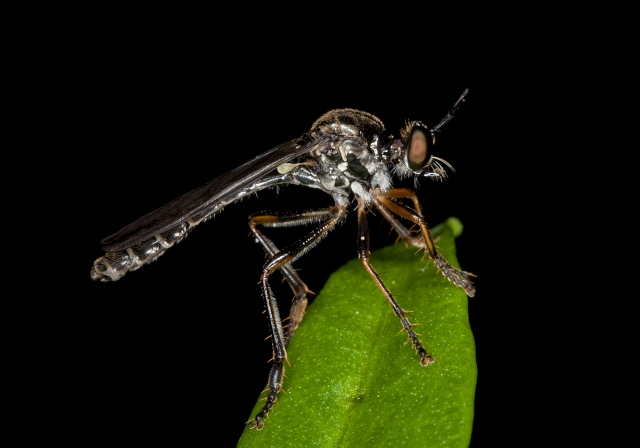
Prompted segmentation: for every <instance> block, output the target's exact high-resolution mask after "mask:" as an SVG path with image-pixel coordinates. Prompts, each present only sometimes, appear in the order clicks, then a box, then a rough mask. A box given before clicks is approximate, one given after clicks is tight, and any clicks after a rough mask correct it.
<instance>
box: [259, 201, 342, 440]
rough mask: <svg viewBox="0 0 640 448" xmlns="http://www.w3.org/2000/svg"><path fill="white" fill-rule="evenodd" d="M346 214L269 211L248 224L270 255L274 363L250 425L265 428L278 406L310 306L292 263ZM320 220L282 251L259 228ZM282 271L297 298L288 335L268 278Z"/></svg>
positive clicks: (265, 289) (266, 293)
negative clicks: (290, 352)
mask: <svg viewBox="0 0 640 448" xmlns="http://www.w3.org/2000/svg"><path fill="white" fill-rule="evenodd" d="M345 215H346V206H338V205H336V206H333V207H329V208H327V209H322V210H311V211H306V212H302V213H286V214H283V213H278V214H274V213H269V214H264V213H263V214H255V215H252V216H251V217H250V218H249V227H250V228H251V231H252V232H253V235H254V236H255V237H256V239H257V240H258V241H259V242H260V243H261V244H262V247H263V248H264V250H265V252H266V253H267V255H268V260H267V262H266V263H265V264H264V266H263V268H262V275H261V276H260V284H261V287H262V295H263V298H264V301H265V308H266V310H267V314H268V317H269V325H270V328H271V345H272V349H273V359H272V361H273V365H272V366H271V371H270V373H269V380H268V384H267V391H268V393H267V397H266V402H265V404H264V406H263V407H262V410H261V411H260V412H258V414H256V416H255V417H254V418H253V420H251V421H250V423H249V427H250V428H257V429H262V428H263V426H264V419H265V418H266V417H267V416H268V415H269V412H270V411H271V409H272V408H273V406H274V405H275V403H276V401H277V399H278V393H280V391H281V390H282V382H283V379H284V362H285V361H287V350H286V347H287V345H288V343H289V341H290V339H291V336H293V333H294V332H295V330H296V328H297V327H298V325H299V324H300V321H302V318H303V317H304V312H305V309H306V307H307V294H308V293H309V292H310V291H309V289H308V288H307V286H306V285H305V284H304V283H303V282H302V280H301V279H300V277H299V276H298V274H297V273H296V271H295V270H294V268H293V266H292V263H293V262H294V261H295V260H297V259H298V258H300V257H301V256H302V255H304V254H305V253H306V252H308V251H309V250H310V249H311V248H312V247H313V246H315V245H316V244H317V243H318V242H319V241H320V240H322V239H323V238H324V237H326V236H327V234H328V232H329V231H330V230H331V229H332V228H334V227H335V226H336V225H337V224H338V223H339V222H340V221H341V220H342V219H343V218H344V216H345ZM317 222H321V225H320V226H319V227H317V228H316V229H314V230H313V231H311V232H310V233H309V234H307V235H306V236H305V237H304V238H302V239H301V240H299V241H297V242H296V243H294V244H293V245H291V246H289V247H288V248H286V249H283V250H279V249H278V248H277V247H276V245H275V244H274V243H273V241H271V239H269V238H268V237H266V236H265V235H264V233H263V232H261V231H260V230H259V229H258V227H293V226H299V225H305V224H313V223H317ZM276 270H279V271H280V272H281V273H282V275H283V276H284V278H285V279H286V280H287V282H288V283H289V286H291V289H292V290H293V293H294V300H293V303H292V306H291V312H290V315H289V317H290V318H289V327H288V329H287V332H286V334H285V331H284V328H283V326H282V319H280V312H279V310H278V304H277V302H276V298H275V295H274V294H273V291H272V290H271V287H270V285H269V277H270V276H271V274H273V273H274V272H275V271H276Z"/></svg>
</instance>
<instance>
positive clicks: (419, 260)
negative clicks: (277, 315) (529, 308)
mask: <svg viewBox="0 0 640 448" xmlns="http://www.w3.org/2000/svg"><path fill="white" fill-rule="evenodd" d="M461 231H462V225H461V224H460V221H458V220H457V219H456V218H450V219H449V220H448V221H447V223H445V224H443V225H440V226H437V227H436V228H434V229H433V230H432V236H433V237H434V240H435V243H436V245H437V246H438V250H439V251H440V253H441V254H442V255H443V256H444V257H445V258H446V259H447V260H448V261H449V263H451V264H452V265H454V266H458V262H457V259H456V257H455V243H454V238H455V236H458V235H459V234H460V232H461ZM454 232H455V233H454ZM371 263H372V265H373V267H374V269H376V271H377V272H378V273H379V274H380V276H381V277H382V280H383V281H384V282H385V284H386V285H387V287H388V288H389V290H390V291H391V293H392V294H393V295H394V297H395V299H396V300H397V301H398V303H399V304H400V306H401V307H402V308H404V309H405V310H412V311H413V312H412V313H409V314H408V318H409V320H410V322H411V323H414V324H415V323H419V324H420V326H415V327H414V330H415V331H416V332H417V333H419V334H420V339H421V341H422V343H423V345H424V346H425V348H426V349H427V351H428V352H429V353H430V354H431V355H433V356H434V357H435V358H436V362H435V363H433V364H431V365H429V366H427V367H422V366H421V365H420V363H419V361H420V359H419V356H418V355H417V354H416V352H415V350H414V349H413V348H412V346H411V342H409V341H407V337H406V332H405V331H400V330H401V329H402V327H401V325H400V320H399V319H398V318H397V317H396V315H395V314H394V313H393V310H392V308H391V307H390V306H389V304H388V303H387V301H386V299H385V298H384V296H383V294H382V293H381V292H380V290H379V289H378V288H377V287H376V285H375V284H374V282H373V280H372V279H371V277H370V276H369V275H368V274H367V272H366V271H365V269H364V267H363V266H362V263H361V262H360V260H352V261H350V262H348V263H347V264H346V265H345V266H343V267H342V268H340V269H339V270H338V271H336V272H335V273H334V274H333V275H332V276H331V277H330V278H329V280H328V282H327V284H326V285H325V287H324V289H323V290H322V292H321V293H320V294H319V295H318V296H317V297H316V298H315V300H314V301H313V303H312V304H311V305H310V306H309V308H308V311H307V315H306V317H305V319H304V320H303V322H302V324H301V325H300V327H299V328H298V330H297V332H296V334H295V336H294V337H293V339H292V340H291V343H290V344H289V348H288V355H289V361H290V363H291V366H287V369H286V372H285V373H286V378H285V381H284V384H283V389H284V390H285V391H286V393H281V394H280V396H279V399H278V402H277V403H276V405H275V406H274V408H273V410H272V411H271V413H270V414H269V417H268V418H267V419H266V420H265V426H264V428H263V429H262V430H261V431H257V430H256V429H249V428H248V426H247V428H246V429H245V431H244V433H243V434H242V437H241V439H240V442H239V444H238V447H240V448H247V447H253V448H256V447H287V448H294V447H301V448H302V447H304V448H307V447H314V446H318V447H323V448H326V447H358V448H361V447H365V446H394V447H396V446H402V447H430V446H447V447H467V446H468V445H469V443H470V439H471V428H472V422H473V405H474V395H475V386H476V374H477V369H476V360H475V344H474V340H473V335H472V333H471V328H470V326H469V318H468V308H467V296H466V294H465V293H464V291H462V290H461V289H459V288H457V287H455V286H453V285H452V284H451V283H449V282H448V281H447V280H446V279H445V278H444V277H443V276H442V274H440V273H438V272H437V270H436V267H435V266H434V264H433V263H432V262H429V261H428V258H427V257H424V256H423V253H422V251H417V250H416V249H415V248H413V247H409V248H407V247H405V245H404V244H402V243H400V244H395V245H392V246H389V247H385V248H383V249H380V250H377V251H375V252H373V253H372V255H371ZM264 395H265V394H263V396H264ZM263 403H264V402H263V401H262V400H259V401H258V403H257V404H256V407H255V408H254V410H253V411H252V413H251V415H250V416H247V420H250V419H251V418H253V416H254V415H255V414H256V413H257V412H258V411H259V410H260V409H261V406H262V404H263Z"/></svg>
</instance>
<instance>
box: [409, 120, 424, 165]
mask: <svg viewBox="0 0 640 448" xmlns="http://www.w3.org/2000/svg"><path fill="white" fill-rule="evenodd" d="M428 155H429V151H428V144H427V135H426V134H425V132H424V131H423V130H422V128H421V127H414V128H413V129H412V131H411V139H410V140H409V150H408V152H407V164H408V166H409V168H411V169H412V170H414V171H418V170H420V169H422V168H423V167H424V166H425V165H426V164H427V162H428Z"/></svg>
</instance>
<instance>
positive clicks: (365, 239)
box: [358, 200, 436, 366]
mask: <svg viewBox="0 0 640 448" xmlns="http://www.w3.org/2000/svg"><path fill="white" fill-rule="evenodd" d="M367 213H368V209H367V207H366V206H365V204H364V203H363V202H362V201H361V200H359V201H358V257H359V258H360V261H362V264H363V265H364V268H365V269H366V270H367V272H368V273H369V275H370V276H371V278H373V280H374V281H375V282H376V285H378V288H380V291H382V293H383V294H384V296H385V298H386V299H387V302H389V304H390V305H391V307H392V308H393V311H394V312H395V313H396V316H398V317H399V318H400V322H401V323H402V326H403V328H404V329H405V330H406V331H407V335H408V337H409V339H410V340H411V343H412V345H413V348H415V349H416V351H417V352H418V355H419V356H420V364H421V365H423V366H428V365H429V364H431V363H434V362H435V360H436V359H435V358H434V357H433V356H431V355H430V354H429V353H427V351H426V350H425V348H424V346H423V345H422V342H420V339H419V338H418V335H417V334H416V332H415V331H413V326H412V325H411V323H410V322H409V320H408V319H407V317H406V316H405V311H404V310H403V309H402V308H401V307H400V305H398V302H396V300H395V299H394V298H393V296H392V295H391V292H390V291H389V290H388V289H387V287H386V286H385V284H384V283H383V282H382V279H381V278H380V276H379V275H378V273H377V272H376V271H375V270H374V269H373V267H372V266H371V262H370V261H369V254H370V253H371V252H370V250H369V226H368V224H367Z"/></svg>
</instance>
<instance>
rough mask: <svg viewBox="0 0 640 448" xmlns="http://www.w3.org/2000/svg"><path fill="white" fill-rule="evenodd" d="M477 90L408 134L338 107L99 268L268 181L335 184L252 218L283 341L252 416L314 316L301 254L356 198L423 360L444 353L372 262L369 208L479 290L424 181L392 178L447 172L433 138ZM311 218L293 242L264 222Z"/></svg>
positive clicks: (151, 222) (140, 233) (274, 325)
mask: <svg viewBox="0 0 640 448" xmlns="http://www.w3.org/2000/svg"><path fill="white" fill-rule="evenodd" d="M467 92H468V90H465V91H464V93H463V94H462V96H460V98H459V99H458V101H457V102H456V103H455V104H454V106H453V108H452V109H451V110H450V111H449V112H448V113H447V115H446V116H445V117H444V118H443V119H442V121H440V123H438V124H437V125H436V126H434V127H432V128H431V129H429V128H428V127H427V126H426V125H424V124H423V123H422V122H420V121H411V122H407V123H406V126H405V128H404V129H402V130H400V138H399V139H394V138H393V136H389V137H387V138H386V139H385V136H384V135H383V133H384V130H385V129H384V125H383V124H382V122H381V121H380V120H379V119H378V118H377V117H375V116H373V115H371V114H370V113H367V112H362V111H359V110H355V109H336V110H331V111H329V112H327V113H325V114H324V115H322V116H321V117H320V118H318V119H317V120H316V122H315V123H314V124H313V126H312V127H311V129H310V130H309V131H308V132H307V133H305V134H303V135H302V136H301V137H299V138H296V139H293V140H290V141H288V142H285V143H283V144H281V145H279V146H276V147H275V148H273V149H271V150H269V151H267V152H265V153H263V154H260V155H259V156H257V157H255V158H254V159H252V160H249V161H248V162H246V163H245V164H243V165H241V166H239V167H238V168H236V169H233V170H231V171H229V172H228V173H226V174H223V175H221V176H219V177H217V178H215V179H213V180H211V181H210V182H208V183H206V184H205V185H202V186H201V187H199V188H196V189H195V190H193V191H191V192H190V193H187V194H185V195H183V196H181V197H179V198H177V199H175V200H173V201H172V202H169V203H168V204H166V205H164V206H163V207H161V208H159V209H157V210H155V211H153V212H151V213H149V214H147V215H144V216H143V217H141V218H140V219H138V220H137V221H134V222H133V223H131V224H129V225H128V226H126V227H124V228H123V229H121V230H120V231H118V232H116V233H114V234H113V235H111V236H109V237H107V238H105V239H104V240H102V241H101V244H102V246H103V249H104V250H105V252H106V254H105V255H104V256H102V257H100V258H98V259H97V260H96V261H95V262H94V264H93V268H92V269H91V278H92V279H94V280H101V281H103V282H107V281H115V280H119V279H121V278H122V277H123V276H124V275H125V274H126V273H127V272H129V271H134V270H136V269H138V268H140V267H142V266H144V265H145V264H148V263H150V262H152V261H154V260H156V259H157V258H158V257H159V256H160V255H162V254H164V253H165V252H166V251H167V249H169V248H170V247H172V246H173V245H174V244H176V243H178V242H180V241H182V240H183V239H184V238H185V237H186V236H187V235H188V234H189V233H190V232H191V231H192V230H193V228H194V227H195V226H197V225H198V224H200V223H201V222H204V221H206V220H208V219H210V218H211V217H213V216H214V215H215V214H216V213H217V212H219V211H221V210H222V209H223V208H224V207H225V206H226V205H228V204H231V203H233V202H236V201H238V200H240V199H242V198H245V197H247V196H250V195H252V194H254V193H257V192H258V191H260V190H264V189H266V188H273V187H279V186H284V185H300V186H304V187H309V188H316V189H319V190H322V191H324V192H325V193H327V194H329V195H330V196H331V197H332V198H333V200H334V204H333V205H332V206H330V207H327V208H322V209H318V210H308V211H302V212H284V213H268V214H267V213H258V214H253V215H251V216H250V217H249V228H250V229H251V232H252V234H253V236H254V237H255V239H256V241H257V242H259V243H260V244H261V245H262V247H263V249H264V251H265V252H266V254H267V261H266V263H265V264H264V266H263V268H262V274H261V276H260V285H261V289H262V296H263V298H264V302H265V307H266V311H267V315H268V318H269V325H270V330H271V336H272V337H271V343H272V349H273V365H272V367H271V371H270V374H269V380H268V394H267V397H266V401H265V404H264V406H263V407H262V410H261V411H260V412H258V413H257V414H256V415H255V417H254V418H253V419H252V420H251V421H250V422H248V423H249V426H250V428H257V429H262V428H263V426H264V419H265V418H266V417H267V415H268V414H269V412H270V411H271V409H272V408H273V406H274V404H275V402H276V401H277V398H278V394H279V393H280V391H281V388H282V382H283V377H284V363H285V362H286V360H287V351H286V347H287V345H288V343H289V341H290V340H291V337H292V336H293V335H294V333H295V331H296V329H297V328H298V326H299V325H300V322H301V321H302V319H303V317H304V314H305V310H306V308H307V303H308V299H307V296H309V295H310V294H312V292H311V291H310V290H309V289H308V288H307V285H305V283H304V282H303V281H302V279H301V278H300V277H299V276H298V273H297V271H296V270H295V269H294V267H293V263H294V262H295V261H296V260H297V259H298V258H300V257H301V256H302V255H304V254H306V253H307V252H308V251H309V250H310V249H311V248H313V247H314V246H315V245H316V244H317V243H318V242H320V241H321V240H322V239H324V238H325V237H326V236H327V234H328V233H329V231H330V230H332V229H333V228H334V227H336V226H337V225H338V224H339V223H341V222H342V221H343V220H344V219H345V218H346V216H347V211H348V209H349V206H350V204H352V203H355V205H356V209H357V217H358V238H357V247H358V256H359V258H360V260H361V261H362V264H363V265H364V268H365V269H366V270H367V272H368V273H369V274H370V275H371V277H372V278H373V280H374V282H375V283H376V284H377V286H378V288H380V290H381V291H382V293H383V294H384V296H385V297H386V299H387V301H388V302H389V304H390V305H391V307H392V308H393V311H394V312H395V314H396V315H397V316H398V318H399V319H400V321H401V323H402V326H403V328H404V329H405V330H406V331H407V333H408V337H409V339H410V340H411V342H412V345H413V348H414V349H415V350H416V352H417V354H418V356H419V357H420V364H421V365H423V366H428V365H429V364H431V363H433V362H434V361H435V359H434V358H433V356H431V355H430V354H429V353H428V352H427V350H426V349H425V347H424V346H423V344H422V342H421V341H420V339H419V338H418V336H417V334H416V333H415V332H414V331H413V329H412V325H411V323H410V322H409V320H408V319H407V318H406V316H405V311H404V310H403V309H402V308H401V307H400V305H399V304H398V303H397V302H396V300H395V299H394V298H393V296H392V295H391V293H390V292H389V290H388V289H387V287H386V286H385V285H384V283H383V282H382V280H381V279H380V277H379V275H378V274H377V272H376V271H375V270H374V268H373V267H372V266H371V263H370V261H369V253H370V250H369V230H368V226H367V214H368V213H369V211H371V210H372V209H375V210H376V211H377V212H379V213H380V214H381V215H382V216H383V217H384V218H385V219H386V220H387V221H388V222H389V224H390V225H391V227H392V228H393V229H394V230H395V231H396V232H397V233H398V235H399V236H400V237H401V238H402V239H404V240H405V241H407V242H408V243H410V244H412V245H413V246H415V247H418V248H421V249H423V250H424V251H425V252H426V253H427V255H428V256H429V257H430V258H431V259H432V260H433V261H434V263H435V265H436V266H437V268H438V269H439V270H440V272H442V274H443V275H444V276H445V277H446V278H447V279H448V280H449V281H451V282H452V283H453V284H454V285H456V286H458V287H460V288H462V289H463V290H464V291H465V292H466V293H467V295H468V296H470V297H472V296H473V295H474V293H475V287H474V286H473V283H472V281H471V278H470V277H471V276H473V274H471V273H469V272H465V271H462V270H459V269H457V268H455V267H453V266H451V265H450V264H449V263H448V262H447V261H446V260H445V259H444V258H443V257H442V256H441V255H440V254H439V253H438V251H437V250H436V247H435V245H434V243H433V240H432V238H431V235H430V234H429V229H428V227H427V223H426V221H425V219H424V216H423V214H422V208H421V206H420V203H419V201H418V197H417V195H416V193H415V191H414V190H412V189H408V188H394V187H393V185H392V176H393V175H395V176H397V177H398V178H406V177H409V176H414V177H415V178H420V177H428V178H432V179H436V180H442V179H445V178H446V171H445V169H444V166H446V167H448V168H450V169H452V168H451V166H450V165H449V164H448V163H447V162H446V161H445V160H443V159H441V158H438V157H435V156H433V155H431V146H432V145H433V144H434V143H435V133H436V132H438V131H440V130H441V129H442V128H443V126H444V125H445V124H446V123H447V122H448V121H449V120H451V118H452V117H453V114H454V113H455V111H456V110H457V109H458V107H459V106H460V104H461V103H462V102H463V101H464V97H465V95H466V94H467ZM443 165H444V166H443ZM402 200H409V201H410V202H411V203H412V207H407V206H406V205H404V204H402ZM400 218H403V219H404V220H406V221H408V222H410V223H412V224H413V226H415V230H414V229H413V228H409V227H406V226H405V224H404V223H403V222H402V221H401V220H400ZM310 224H315V225H316V226H315V228H314V229H313V230H312V231H311V232H309V233H308V234H307V235H306V236H304V237H303V238H301V239H300V240H298V241H296V242H294V243H292V244H291V245H289V246H288V247H285V248H279V247H277V246H276V245H275V244H274V242H273V241H272V240H271V239H270V238H269V237H268V236H266V235H265V234H264V233H263V229H268V228H274V227H293V226H301V225H310ZM276 270H279V271H280V272H281V274H282V275H283V276H284V278H285V279H286V281H287V282H288V284H289V285H290V287H291V289H292V290H293V293H294V298H293V302H292V304H291V309H290V315H289V318H288V319H289V322H288V326H286V327H284V326H283V325H282V319H281V318H280V313H279V311H278V305H277V303H276V298H275V296H274V294H273V292H272V290H271V287H270V285H269V277H270V276H271V274H273V273H274V272H275V271H276Z"/></svg>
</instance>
